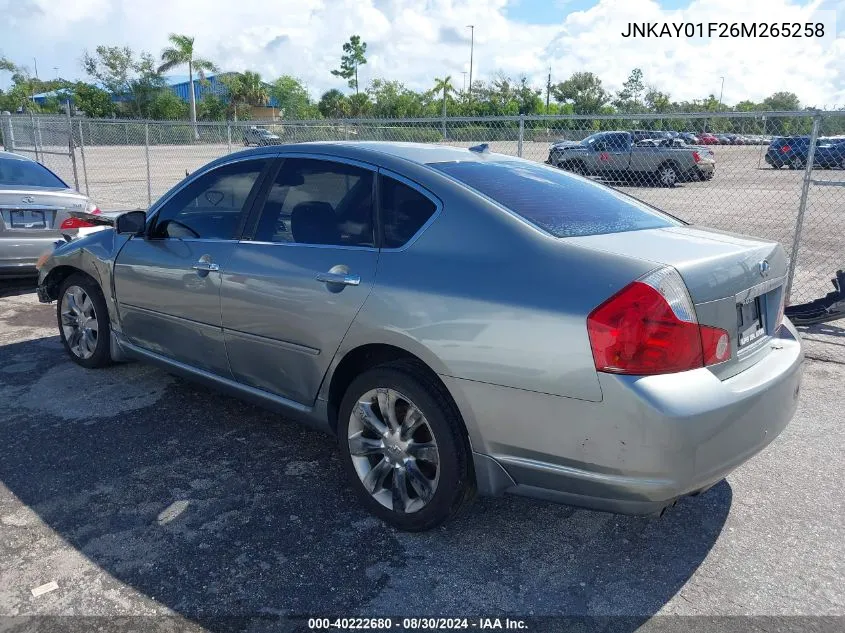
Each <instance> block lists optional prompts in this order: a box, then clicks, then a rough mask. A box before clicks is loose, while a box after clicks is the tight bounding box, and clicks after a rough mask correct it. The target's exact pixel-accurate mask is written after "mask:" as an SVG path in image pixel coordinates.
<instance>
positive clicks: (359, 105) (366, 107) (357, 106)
mask: <svg viewBox="0 0 845 633" xmlns="http://www.w3.org/2000/svg"><path fill="white" fill-rule="evenodd" d="M372 107H373V104H372V103H371V102H370V97H369V95H368V94H367V93H366V92H362V93H360V94H354V95H351V96H350V97H349V116H354V117H365V116H367V115H369V113H370V111H371V110H372Z"/></svg>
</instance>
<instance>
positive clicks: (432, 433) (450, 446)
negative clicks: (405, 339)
mask: <svg viewBox="0 0 845 633" xmlns="http://www.w3.org/2000/svg"><path fill="white" fill-rule="evenodd" d="M363 403H367V405H366V408H365V405H364V404H363ZM383 410H384V411H389V410H392V411H393V412H394V414H395V415H394V422H395V423H394V424H391V423H390V416H389V415H385V414H384V413H382V411H383ZM414 411H416V413H417V414H419V415H413V412H414ZM338 415H339V418H338V443H339V445H340V452H341V455H342V459H343V467H344V470H345V471H346V474H347V476H348V478H349V482H350V485H351V486H352V488H353V489H354V491H355V494H356V496H357V497H358V499H359V501H360V502H361V504H362V505H363V506H364V507H365V508H366V509H367V510H369V511H370V512H371V513H372V514H374V515H375V516H377V517H378V518H380V519H381V520H382V521H384V522H385V523H388V524H390V525H392V526H394V527H396V528H398V529H400V530H406V531H410V532H418V531H422V530H429V529H431V528H434V527H437V526H438V525H441V524H442V523H444V522H446V521H448V520H449V519H451V518H453V517H454V516H455V515H457V514H458V513H459V512H460V511H461V510H462V509H463V508H464V507H465V506H466V505H467V504H468V503H469V502H470V501H471V500H472V498H473V497H474V496H475V490H476V486H475V477H474V473H473V470H472V461H471V451H470V447H469V440H468V439H467V436H466V430H465V428H464V425H463V421H462V420H461V416H460V413H459V412H458V410H457V408H456V407H455V405H454V403H453V402H452V400H451V398H450V396H449V394H448V392H447V391H446V390H445V388H444V387H443V386H442V385H441V384H440V383H438V382H437V381H436V380H435V379H434V378H432V377H430V376H429V374H428V373H427V372H426V371H425V370H424V368H422V367H420V365H419V364H418V363H416V362H411V361H405V360H402V361H395V362H391V363H387V364H384V365H380V366H378V367H375V368H373V369H370V370H368V371H366V372H364V373H363V374H361V375H360V376H358V377H357V378H356V379H355V380H353V381H352V384H350V385H349V388H348V389H347V390H346V394H345V395H344V397H343V400H342V402H341V405H340V410H339V414H338ZM406 415H411V416H412V417H411V418H410V419H411V420H414V421H415V422H414V423H413V424H411V425H410V430H411V433H410V435H408V434H407V431H408V430H409V425H408V418H407V417H406ZM394 428H395V429H397V430H396V431H392V430H391V429H394ZM353 451H354V452H355V454H354V455H353ZM420 477H422V478H423V479H420ZM365 482H367V484H365ZM414 482H418V483H416V484H415V483H414ZM426 497H428V498H426Z"/></svg>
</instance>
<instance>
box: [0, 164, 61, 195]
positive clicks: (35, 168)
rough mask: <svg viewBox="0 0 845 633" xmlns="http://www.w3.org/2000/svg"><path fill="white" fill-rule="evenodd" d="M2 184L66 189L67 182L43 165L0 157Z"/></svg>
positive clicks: (0, 180) (0, 181)
mask: <svg viewBox="0 0 845 633" xmlns="http://www.w3.org/2000/svg"><path fill="white" fill-rule="evenodd" d="M3 185H13V186H18V187H46V188H62V189H67V184H65V183H64V181H62V179H61V178H59V177H58V176H56V174H54V173H53V172H51V171H50V170H49V169H47V168H46V167H44V166H43V165H39V164H38V163H33V162H30V161H28V160H17V159H12V160H8V159H2V158H0V186H3Z"/></svg>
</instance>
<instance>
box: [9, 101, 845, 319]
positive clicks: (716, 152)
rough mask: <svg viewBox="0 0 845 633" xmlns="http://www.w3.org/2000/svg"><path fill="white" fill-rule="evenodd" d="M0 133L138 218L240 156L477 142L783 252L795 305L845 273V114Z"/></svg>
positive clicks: (154, 125)
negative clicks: (323, 145)
mask: <svg viewBox="0 0 845 633" xmlns="http://www.w3.org/2000/svg"><path fill="white" fill-rule="evenodd" d="M0 131H2V133H3V139H4V143H5V146H6V148H7V149H9V150H12V151H16V152H20V153H24V154H26V155H29V156H32V157H33V158H35V159H36V160H39V161H40V162H42V163H43V164H44V165H46V166H47V167H49V168H50V169H52V170H53V171H55V172H56V173H57V174H58V175H60V176H61V177H62V178H64V179H65V180H66V181H67V182H69V183H72V184H74V185H75V186H76V187H77V188H78V189H79V190H80V191H83V192H85V193H87V194H88V195H89V196H91V197H92V199H93V200H94V201H95V202H96V203H97V204H98V205H99V206H100V208H102V209H104V210H118V209H132V208H144V207H146V206H148V205H149V204H151V203H152V202H153V201H154V200H156V199H157V198H158V197H159V196H160V195H162V194H163V193H164V192H165V191H167V190H168V189H169V188H170V187H172V186H173V185H174V184H176V183H177V182H178V181H180V180H181V179H182V178H184V177H185V174H186V173H190V172H192V171H194V170H195V169H197V168H199V167H201V166H202V165H204V164H205V163H207V162H209V161H210V160H212V159H215V158H218V157H220V156H223V155H226V154H228V153H230V152H233V151H237V150H239V149H243V147H244V146H245V145H253V146H254V145H264V144H278V143H301V142H307V141H353V140H357V141H405V142H422V143H446V144H449V145H453V146H456V147H470V146H473V145H478V144H482V143H486V144H488V146H489V149H490V150H491V151H493V152H499V153H503V154H508V155H512V156H521V157H522V158H525V159H528V160H533V161H538V162H549V163H551V164H552V165H554V166H555V167H559V168H561V169H567V170H571V171H575V172H579V173H584V174H587V175H589V176H590V177H594V178H597V179H601V180H603V181H605V182H607V183H608V184H609V185H611V186H613V187H616V188H618V189H619V190H621V191H623V192H625V193H627V194H629V195H631V196H633V197H635V198H638V199H640V200H642V201H644V202H647V203H649V204H652V205H654V206H656V207H659V208H661V209H663V210H665V211H667V212H669V213H671V214H673V215H675V216H677V217H679V218H681V219H683V220H685V221H687V222H690V223H692V224H699V225H704V226H710V227H714V228H717V229H722V230H725V231H732V232H737V233H744V234H747V235H752V236H759V237H765V238H769V239H773V240H777V241H779V242H780V243H781V244H783V246H784V248H785V249H786V251H787V254H788V255H789V256H790V282H791V295H790V300H791V302H792V303H800V302H803V301H807V300H810V299H814V298H816V297H819V296H822V295H824V294H825V293H827V292H828V291H829V290H830V289H831V288H830V281H829V280H830V278H831V277H832V276H833V274H834V273H835V271H836V270H837V269H839V268H845V231H843V230H842V228H841V226H840V225H839V220H840V219H841V218H842V216H843V212H845V112H843V111H837V112H819V111H810V112H779V113H777V112H749V113H736V112H731V113H702V114H671V115H669V114H667V115H659V114H648V115H643V114H637V115H630V116H622V115H607V116H580V115H575V116H562V117H558V116H556V117H544V116H512V117H494V118H445V119H387V120H381V119H377V120H375V119H369V120H353V119H346V120H315V121H282V122H278V121H276V122H266V123H259V122H254V121H250V122H241V123H235V122H229V123H225V122H223V123H198V124H197V125H196V126H193V125H191V124H190V123H186V122H154V121H149V122H145V121H137V120H133V121H117V120H101V119H78V118H70V117H44V116H39V117H34V116H29V115H22V116H8V115H4V116H2V117H0ZM619 132H624V134H623V133H619ZM562 202H565V201H562Z"/></svg>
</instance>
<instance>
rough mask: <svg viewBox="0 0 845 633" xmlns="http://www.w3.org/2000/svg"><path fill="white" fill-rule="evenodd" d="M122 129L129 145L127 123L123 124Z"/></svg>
mask: <svg viewBox="0 0 845 633" xmlns="http://www.w3.org/2000/svg"><path fill="white" fill-rule="evenodd" d="M123 130H124V131H125V132H126V144H127V145H129V124H128V123H124V124H123Z"/></svg>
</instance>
